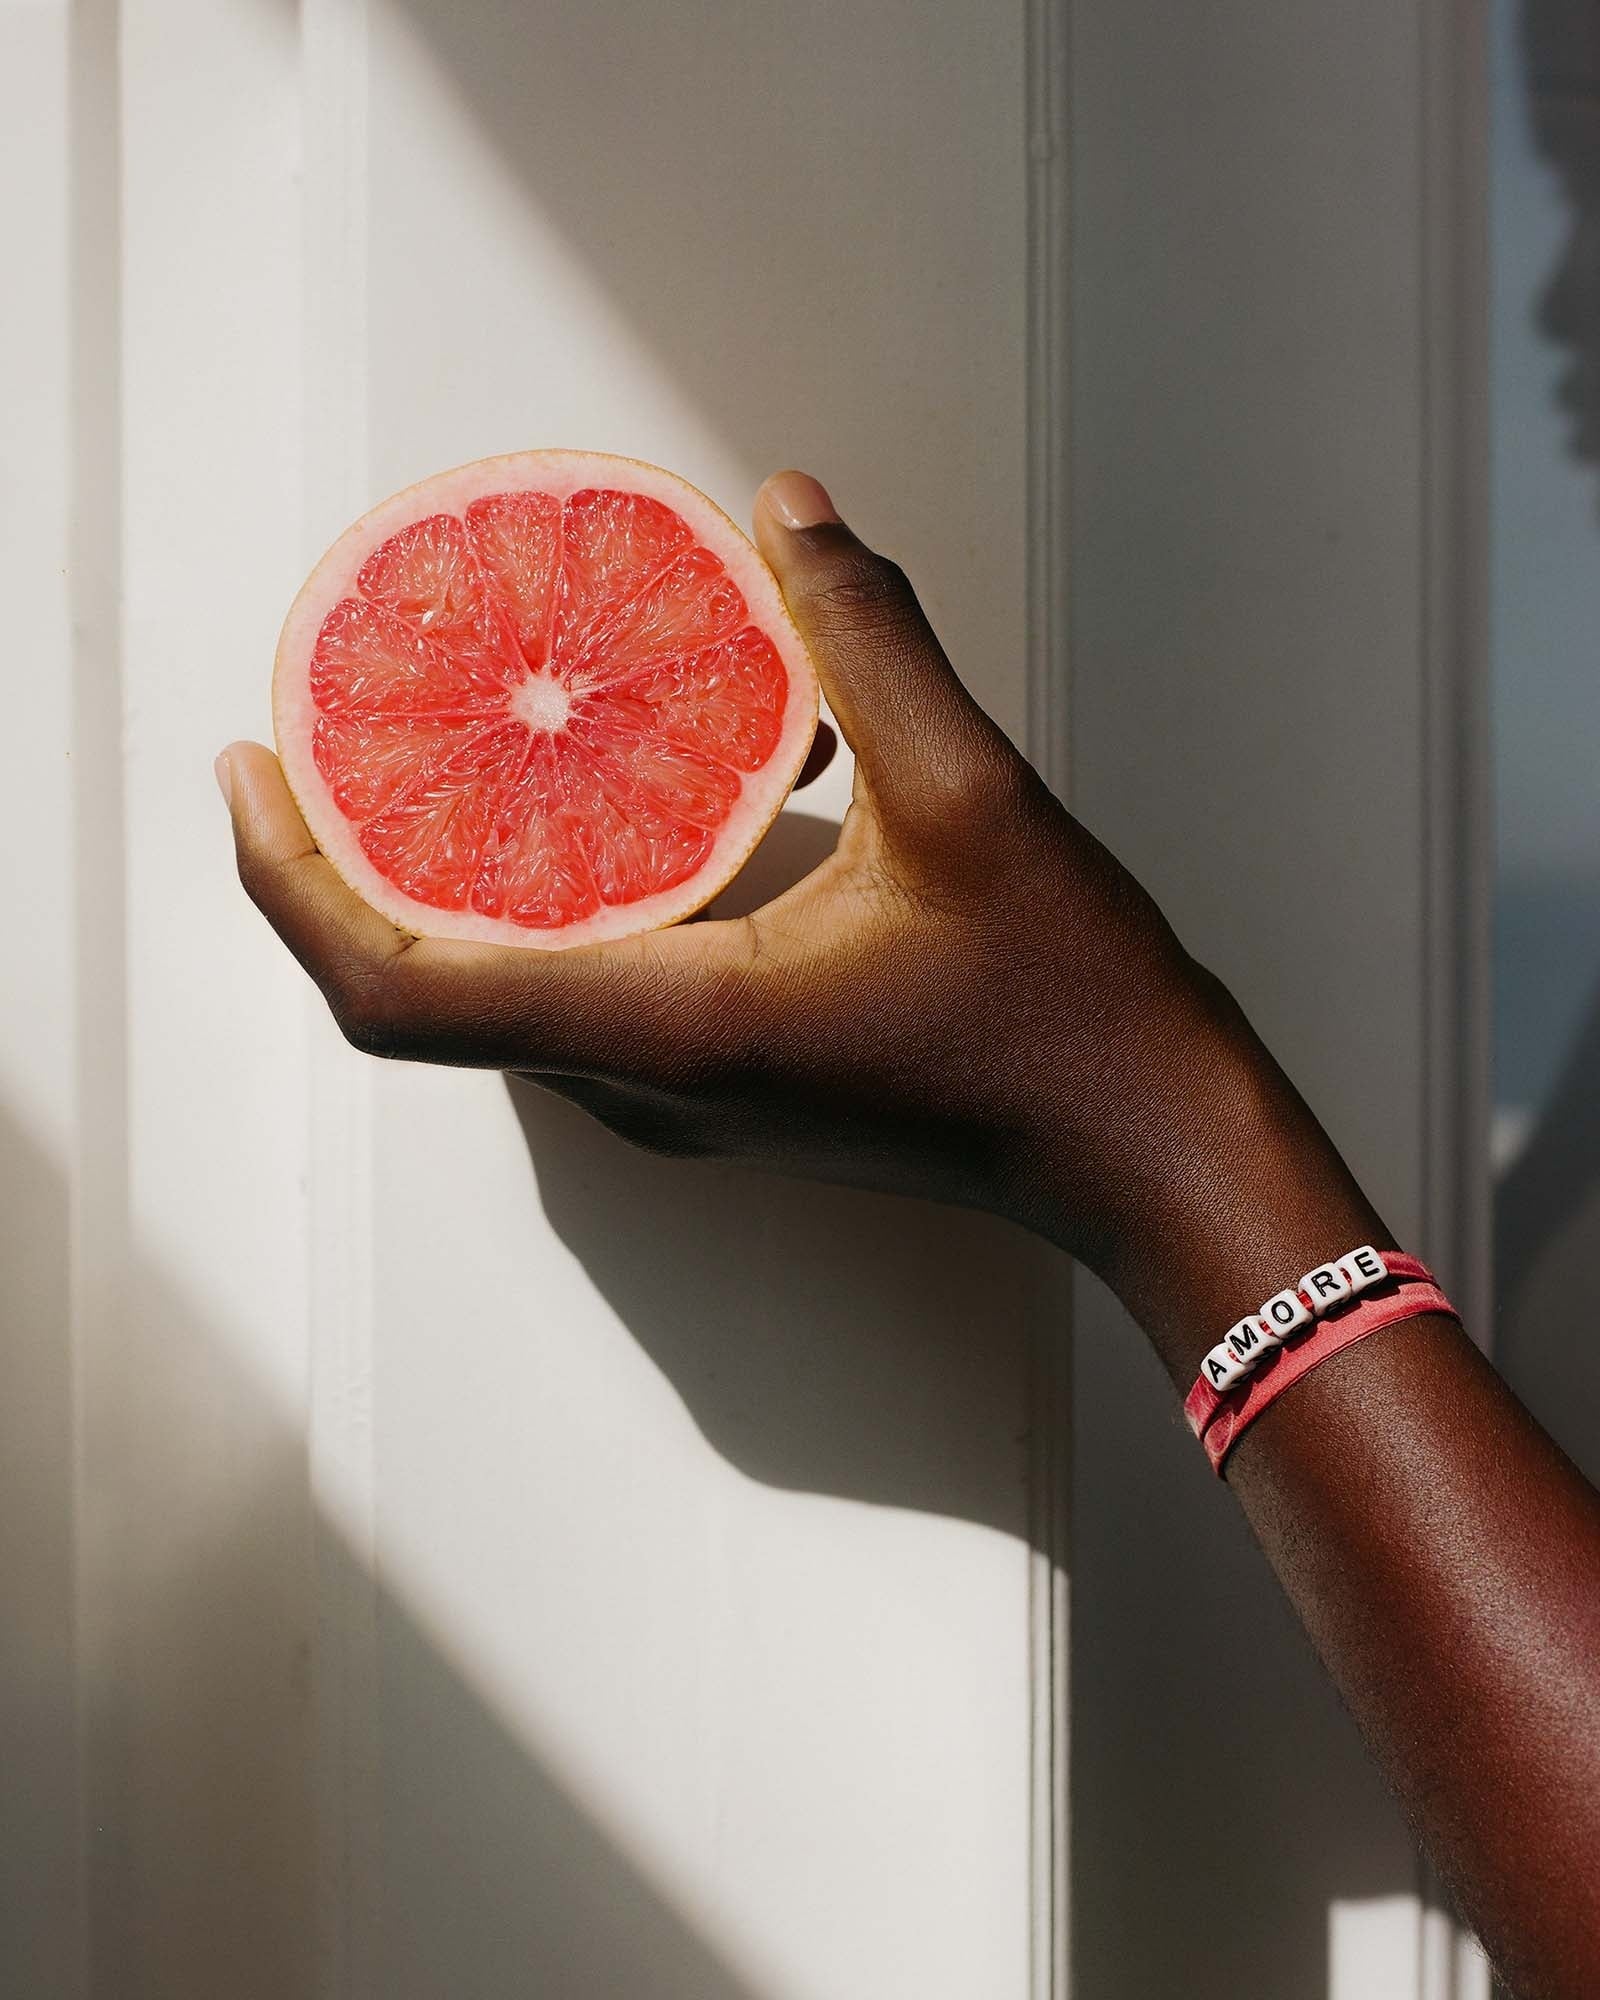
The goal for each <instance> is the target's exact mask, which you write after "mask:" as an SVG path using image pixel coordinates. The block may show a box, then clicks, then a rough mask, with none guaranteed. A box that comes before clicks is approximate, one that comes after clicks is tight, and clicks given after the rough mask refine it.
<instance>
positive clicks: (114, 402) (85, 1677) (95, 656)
mask: <svg viewBox="0 0 1600 2000" xmlns="http://www.w3.org/2000/svg"><path fill="white" fill-rule="evenodd" d="M120 45H121V9H120V6H119V4H118V0H73V4H72V5H71V8H70V13H69V21H68V137H69V149H68V150H69V164H68V172H69V175H70V188H69V197H68V210H69V215H70V230H71V245H70V260H71V261H70V276H69V295H70V312H71V316H72V318H71V360H70V380H71V412H70V417H69V422H70V426H71V432H70V436H71V444H70V450H71V467H70V475H69V477H70V487H69V509H70V517H69V528H68V538H69V549H70V562H71V575H70V577H69V589H70V592H71V619H72V638H71V673H72V725H71V740H72V756H73V766H74V770H73V808H72V839H73V850H74V851H73V859H72V880H73V900H74V909H75V938H74V949H73V986H72V994H71V999H70V1003H69V1004H70V1005H71V1007H72V1010H73V1017H74V1018H73V1103H72V1141H71V1159H70V1162H69V1175H68V1186H69V1196H68V1200H69V1237H70V1247H69V1253H68V1254H69V1265H70V1270H69V1294H70V1308H69V1315H70V1317H69V1336H68V1337H69V1341H70V1347H71V1358H70V1370H71V1400H72V1418H71V1421H72V1453H73V1465H72V1474H71V1478H72V1516H73V1519H72V1564H73V1579H72V1633H71V1646H72V1654H73V1678H74V1683H75V1687H74V1705H75V1708H76V1713H77V1730H76V1766H77V1768H76V1773H75V1778H76V1787H75V1789H76V1795H77V1815H78V1828H77V1842H76V1845H77V1853H78V1881H77V1900H78V1910H77V1918H78V1921H77V1926H76V1929H77V1937H78V1944H77V1954H78V1957H77V1964H76V1967H75V1975H76V1979H77V1983H78V1988H79V1991H80V1992H82V1993H85V1994H87V1993H89V1992H91V1991H93V1990H95V1989H96V1988H97V1986H98V1985H99V1984H100V1983H101V1982H100V1981H99V1980H98V1979H97V1977H96V1973H97V1967H96V1963H95V1936H96V1928H97V1926H96V1918H97V1914H98V1911H99V1908H100V1905H101V1901H102V1898H101V1896H100V1895H99V1894H98V1893H97V1886H96V1885H97V1877H98V1875H99V1873H100V1863H99V1854H98V1848H99V1842H100V1840H101V1839H103V1837H104V1835H103V1827H104V1823H105V1822H106V1821H107V1820H108V1819H109V1818H110V1817H111V1815H110V1813H109V1812H108V1811H107V1810H105V1809H104V1808H105V1807H106V1806H107V1798H106V1794H105V1790H104V1788H105V1787H106V1786H108V1785H109V1786H110V1787H111V1794H112V1799H113V1801H114V1796H115V1788H116V1784H117V1776H118V1774H117V1772H116V1771H115V1769H113V1768H110V1767H109V1761H108V1759H107V1758H106V1757H105V1756H103V1755H100V1754H97V1753H98V1752H99V1751H100V1750H101V1749H102V1748H103V1739H102V1704H103V1702H104V1700H105V1698H106V1692H107V1689H108V1686H109V1685H110V1681H111V1678H112V1677H111V1676H110V1675H109V1674H108V1672H107V1671H106V1670H107V1668H108V1666H109V1665H110V1663H109V1662H108V1661H106V1660H105V1658H104V1657H103V1652H104V1643H105V1633H104V1630H103V1626H102V1624H101V1622H100V1620H101V1617H103V1607H102V1606H101V1605H100V1588H99V1587H100V1585H101V1584H102V1583H103V1581H104V1579H103V1577H102V1576H101V1575H100V1573H99V1571H98V1570H97V1568H96V1565H95V1561H94V1554H93V1549H92V1546H91V1544H92V1540H93V1532H94V1521H93V1519H92V1512H93V1502H92V1496H93V1492H94V1481H95V1468H94V1466H93V1464H92V1463H91V1460H90V1455H89V1448H88V1440H89V1433H90V1431H91V1428H92V1418H93V1411H92V1409H91V1407H90V1398H91V1377H90V1372H89V1369H88V1365H87V1364H88V1358H89V1350H90V1349H91V1347H93V1346H94V1345H96V1344H97V1343H98V1342H99V1341H101V1340H103V1339H105V1338H106V1337H107V1335H108V1329H110V1328H111V1327H113V1326H114V1324H115V1316H116V1312H117V1309H118V1303H119V1300H120V1299H121V1298H122V1297H123V1295H124V1290H125V1280H126V1276H127V1271H128V1104H127V1082H128V1049H127V953H126V920H127V884H126V878H125V873H124V864H123V855H124V850H125V845H126V842H125V838H124V802H123V776H122V762H123V701H124V690H123V672H122V520H123V498H122V479H123V448H122V447H123V423H122V255H123V245H122V200H121V174H122V105H121V46H120ZM104 1971H105V1974H106V1975H107V1979H108V1981H109V1983H110V1984H117V1983H119V1981H120V1979H121V1978H123V1977H125V1976H126V1975H127V1972H128V1968H126V1967H120V1968H118V1967H109V1966H108V1967H106V1968H104Z"/></svg>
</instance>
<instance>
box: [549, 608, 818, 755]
mask: <svg viewBox="0 0 1600 2000" xmlns="http://www.w3.org/2000/svg"><path fill="white" fill-rule="evenodd" d="M784 692H785V683H784V672H783V662H782V660H780V659H779V658H778V651H777V648H776V647H775V646H774V645H773V643H772V641H771V640H770V639H768V638H767V637H766V636H765V635H764V634H763V633H761V632H758V631H757V630H756V629H755V627H754V626H751V625H747V626H746V627H745V629H744V630H743V631H742V632H736V633H735V634H734V635H733V637H732V638H731V639H724V640H722V641H720V642H719V644H717V645H715V646H711V647H708V648H706V650H705V651H703V652H700V653H694V654H691V655H689V656H688V657H687V658H684V657H682V656H681V655H680V656H675V657H673V658H671V659H665V660H653V661H651V662H650V664H649V665H647V666H644V667H641V668H639V669H638V670H637V671H636V672H634V673H631V674H629V675H628V676H627V677H626V679H623V680H617V681H613V682H611V683H610V685H609V686H608V687H607V688H606V689H605V693H604V697H603V701H602V703H601V704H599V706H600V709H601V713H602V715H603V716H604V717H605V718H606V719H607V720H608V721H609V723H610V725H611V726H612V727H613V728H617V729H637V730H640V731H642V732H643V733H644V734H646V735H650V734H660V735H662V736H669V737H671V738H673V739H674V741H676V742H679V743H688V744H692V745H693V746H694V747H695V748H696V749H699V750H703V751H704V752H705V753H706V755H707V756H708V757H715V758H717V759H718V760H719V761H720V762H721V763H724V764H731V765H732V766H733V768H734V769H735V770H736V771H759V770H760V768H761V766H762V765H763V764H764V763H765V762H766V761H767V759H768V758H769V757H770V756H771V755H772V753H773V751H774V750H775V749H776V748H777V745H778V738H779V736H780V735H781V734H782V731H783V698H784ZM589 712H590V704H589V700H588V699H587V698H584V699H581V700H579V701H577V702H574V704H573V713H574V714H575V715H580V716H586V715H587V714H588V713H589Z"/></svg>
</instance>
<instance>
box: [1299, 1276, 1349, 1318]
mask: <svg viewBox="0 0 1600 2000" xmlns="http://www.w3.org/2000/svg"><path fill="white" fill-rule="evenodd" d="M1300 1289H1301V1291H1303V1292H1304V1293H1305V1295H1306V1297H1307V1298H1308V1299H1309V1300H1310V1301H1311V1305H1312V1310H1313V1311H1314V1312H1315V1313H1316V1315H1317V1317H1318V1318H1319V1319H1320V1318H1321V1317H1322V1315H1323V1314H1324V1313H1325V1312H1326V1311H1327V1310H1328V1308H1329V1306H1336V1305H1337V1304H1338V1303H1339V1301H1340V1300H1341V1299H1347V1298H1349V1296H1350V1287H1349V1285H1348V1284H1347V1283H1346V1281H1345V1280H1344V1279H1343V1278H1341V1277H1340V1275H1339V1272H1338V1269H1337V1268H1336V1266H1334V1265H1332V1264H1319V1265H1318V1266H1317V1268H1316V1269H1315V1270H1314V1271H1307V1273H1306V1274H1305V1276H1304V1277H1303V1278H1302V1279H1301V1280H1300Z"/></svg>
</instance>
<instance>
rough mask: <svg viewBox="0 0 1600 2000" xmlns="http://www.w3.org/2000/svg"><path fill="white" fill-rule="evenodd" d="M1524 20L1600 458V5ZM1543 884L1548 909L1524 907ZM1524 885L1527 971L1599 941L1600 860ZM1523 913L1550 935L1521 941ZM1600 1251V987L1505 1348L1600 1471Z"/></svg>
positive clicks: (1524, 1231) (1535, 1170) (1578, 432)
mask: <svg viewBox="0 0 1600 2000" xmlns="http://www.w3.org/2000/svg"><path fill="white" fill-rule="evenodd" d="M1521 28H1522V55H1523V63H1524V69H1525V76H1526V82H1527V88H1528V94H1529V111H1530V117H1531V125H1532V130H1533V133H1534V136H1535V139H1536V141H1537V143H1538V146H1539V149H1540V151H1541V152H1542V154H1543V155H1544V157H1545V159H1546V160H1547V161H1548V162H1549V163H1550V165H1551V166H1552V167H1553V168H1554V170H1555V171H1556V173H1557V174H1558V175H1559V176H1560V179H1561V183H1562V187H1563V189H1564V191H1565V194H1566V198H1567V202H1568V204H1569V207H1570V211H1571V225H1570V232H1569V235H1568V238H1567V243H1566V246H1565V249H1564V252H1563V254H1562V257H1561V260H1560V263H1559V264H1558V266H1557V267H1556V269H1555V271H1554V272H1553V273H1552V274H1551V277H1550V281H1549V283H1548V285H1547V286H1546V288H1545V291H1544V293H1543V296H1542V297H1541V298H1540V300H1539V301H1538V307H1537V312H1538V324H1539V327H1540V330H1541V331H1542V332H1543V333H1544V334H1545V335H1546V336H1547V337H1548V338H1549V339H1550V340H1552V341H1554V342H1556V343H1557V344H1558V345H1559V346H1560V347H1561V348H1562V349H1564V350H1565V351H1566V353H1567V355H1568V357H1569V363H1568V367H1567V369H1566V371H1565V373H1564V374H1563V377H1562V380H1561V384H1560V388H1559V391H1558V394H1559V398H1560V402H1561V405H1562V408H1563V411H1564V412H1565V413H1566V415H1567V416H1568V417H1569V418H1570V419H1571V423H1572V431H1571V448H1572V451H1573V453H1574V455H1575V456H1576V457H1578V458H1579V459H1581V460H1583V461H1585V462H1586V463H1588V464H1591V465H1594V466H1596V467H1600V12H1597V10H1596V9H1595V8H1594V7H1593V6H1592V5H1591V4H1590V0H1523V6H1522V15H1521ZM1597 497H1600V496H1597ZM1597 553H1600V552H1597ZM1508 886H1509V885H1508ZM1530 895H1533V896H1536V897H1538V898H1539V899H1541V901H1542V904H1543V905H1544V906H1545V907H1543V909H1542V913H1541V912H1536V911H1532V910H1528V909H1525V908H1523V905H1524V904H1526V903H1527V902H1528V899H1529V896H1530ZM1521 897H1522V900H1521V903H1519V904H1516V905H1513V904H1512V903H1511V902H1510V901H1509V900H1506V899H1505V898H1503V899H1502V905H1501V910H1500V913H1499V924H1500V937H1499V947H1498V949H1499V954H1500V956H1501V958H1502V959H1504V958H1505V957H1506V956H1507V954H1508V953H1512V952H1515V953H1516V954H1517V956H1518V958H1519V961H1520V965H1519V970H1518V974H1517V978H1518V980H1519V982H1526V981H1527V980H1528V979H1529V978H1537V976H1538V965H1537V961H1536V959H1535V958H1534V957H1533V956H1532V952H1531V949H1530V946H1536V945H1537V944H1538V943H1539V942H1540V941H1543V943H1544V944H1545V946H1546V948H1557V949H1563V950H1565V951H1567V952H1570V951H1572V950H1574V949H1583V948H1586V947H1587V946H1589V945H1591V944H1592V943H1593V941H1594V940H1595V939H1596V938H1600V856H1595V857H1594V858H1593V867H1592V868H1591V870H1590V872H1589V874H1588V876H1587V879H1583V880H1560V881H1555V882H1551V883H1547V884H1546V883H1538V882H1535V883H1534V884H1532V885H1523V887H1522V891H1521ZM1519 918H1526V919H1527V922H1526V923H1525V924H1523V926H1522V928H1531V930H1532V931H1533V932H1536V933H1537V936H1536V937H1533V938H1531V939H1530V938H1524V937H1522V935H1521V933H1520V929H1519V928H1518V919H1519ZM1556 940H1560V941H1561V942H1560V944H1559V945H1556V944H1555V941H1556ZM1597 1254H1600V992H1597V993H1596V994H1595V996H1594V998H1593V1000H1592V1001H1591V1004H1590V1006H1589V1008H1588V1010H1587V1015H1586V1018H1585V1019H1584V1020H1583V1022H1582V1024H1581V1025H1580V1027H1579V1029H1578V1032H1577V1034H1576V1036H1575V1038H1574V1041H1573V1043H1572V1046H1571V1048H1570V1050H1569V1052H1568V1054H1567V1056H1566V1059H1565V1061H1564V1062H1563V1064H1562V1066H1561V1069H1560V1072H1559V1074H1558V1075H1557V1077H1556V1079H1555V1082H1554V1084H1553V1085H1552V1087H1551V1088H1550V1089H1549V1090H1548V1092H1547V1093H1546V1094H1545V1096H1544V1100H1543V1104H1542V1107H1541V1110H1540V1112H1539V1115H1538V1117H1537V1119H1536V1121H1535V1124H1534V1126H1533V1128H1532V1130H1531V1131H1530V1133H1529V1134H1528V1136H1527V1138H1526V1140H1525V1141H1524V1142H1523V1143H1522V1145H1521V1146H1520V1147H1519V1149H1518V1151H1517V1154H1516V1157H1515V1159H1514V1161H1513V1163H1512V1165H1511V1166H1510V1168H1509V1169H1508V1170H1507V1172H1506V1173H1505V1175H1504V1176H1503V1178H1502V1181H1501V1183H1500V1186H1499V1189H1498V1191H1497V1196H1496V1204H1495V1289H1496V1303H1497V1325H1496V1333H1495V1339H1496V1358H1497V1360H1498V1361H1499V1363H1500V1365H1501V1366H1502V1367H1503V1368H1504V1370H1505V1372H1506V1374H1507V1376H1508V1378H1509V1379H1510V1381H1511V1383H1512V1385H1513V1386H1514V1387H1515V1388H1516V1390H1517V1391H1518V1393H1519V1394H1520V1395H1522V1396H1523V1397H1524V1398H1525V1399H1526V1401H1527V1402H1528V1404H1529V1406H1530V1408H1531V1409H1532V1410H1533V1411H1534V1413H1535V1414H1536V1415H1537V1416H1538V1417H1539V1419H1540V1421H1541V1422H1543V1423H1544V1424H1545V1425H1546V1426H1547V1427H1548V1428H1549V1430H1550V1431H1551V1432H1552V1434H1553V1435H1554V1436H1555V1437H1556V1439H1557V1441H1558V1442H1559V1443H1560V1444H1561V1445H1562V1446H1563V1447H1564V1448H1565V1449H1566V1451H1567V1452H1569V1453H1570V1454H1571V1456H1572V1457H1573V1458H1574V1459H1575V1460H1576V1461H1577V1463H1578V1464H1579V1465H1580V1466H1582V1468H1583V1469H1584V1471H1585V1472H1586V1473H1587V1474H1588V1475H1589V1477H1590V1478H1592V1479H1600V1347H1597V1345H1596V1343H1595V1341H1594V1340H1592V1339H1590V1338H1587V1337H1586V1336H1585V1333H1584V1330H1583V1327H1582V1325H1581V1316H1579V1315H1576V1314H1575V1311H1574V1304H1573V1302H1574V1301H1575V1300H1582V1299H1584V1298H1585V1297H1586V1296H1587V1293H1588V1288H1589V1276H1590V1273H1591V1272H1592V1271H1593V1269H1594V1265H1595V1260H1596V1256H1597Z"/></svg>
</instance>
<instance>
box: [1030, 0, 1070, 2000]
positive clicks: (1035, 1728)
mask: <svg viewBox="0 0 1600 2000" xmlns="http://www.w3.org/2000/svg"><path fill="white" fill-rule="evenodd" d="M1069 9H1070V0H1026V39H1025V54H1024V62H1025V69H1026V75H1025V87H1026V91H1027V116H1026V122H1025V128H1024V129H1025V131H1026V134H1027V149H1028V156H1027V161H1026V175H1027V392H1026V393H1027V505H1028V515H1027V521H1028V526H1027V619H1028V628H1027V647H1028V655H1027V670H1028V706H1027V745H1026V747H1027V752H1028V756H1029V757H1030V759H1031V760H1032V762H1033V764H1034V766H1035V768H1036V769H1037V770H1038V771H1039V773H1040V775H1041V776H1042V777H1043V778H1044V780H1045V782H1046V783H1047V784H1048V785H1049V786H1050V787H1051V789H1052V790H1053V791H1054V792H1056V793H1057V795H1058V796H1060V797H1065V795H1066V789H1067V773H1068V765H1067V712H1068V656H1067V645H1068V626H1067V596H1066V592H1067V553H1068V550H1067V477H1068V464H1069V458H1068V453H1069V444H1070V428H1069V420H1068V411H1069V404H1068V384H1067V337H1068V320H1067V280H1068V253H1069V237H1068V225H1069V212H1068V206H1067V161H1068V129H1067V115H1068V104H1069V54H1070V12H1069ZM1060 1295H1061V1298H1062V1301H1063V1307H1064V1308H1065V1304H1066V1301H1067V1299H1068V1297H1069V1288H1068V1285H1067V1284H1065V1283H1063V1285H1062V1287H1061V1294H1060ZM1031 1338H1032V1352H1031V1355H1030V1367H1029V1384H1028V1394H1029V1413H1028V1414H1029V1421H1028V1480H1029V1589H1028V1602H1029V1735H1030V1745H1031V1771H1030V1788H1031V1789H1030V1811H1029V1845H1030V1864H1031V1882H1030V1897H1029V1908H1030V1938H1029V1967H1030V1993H1031V2000H1066V1996H1067V1986H1068V1976H1069V1955H1068V1889H1069V1880H1070V1875H1069V1851H1068V1844H1067V1834H1068V1828H1067V1805H1068V1767H1067V1748H1068V1745H1067V1675H1068V1623H1067V1615H1068V1568H1067V1565H1068V1530H1069V1516H1070V1500H1071V1431H1070V1393H1071V1384H1070V1377H1071V1345H1070V1342H1071V1327H1070V1325H1069V1323H1068V1315H1067V1312H1066V1310H1065V1309H1063V1312H1062V1314H1061V1317H1060V1320H1059V1323H1058V1324H1056V1325H1054V1326H1044V1327H1036V1329H1035V1331H1034V1333H1033V1335H1032V1336H1031Z"/></svg>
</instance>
